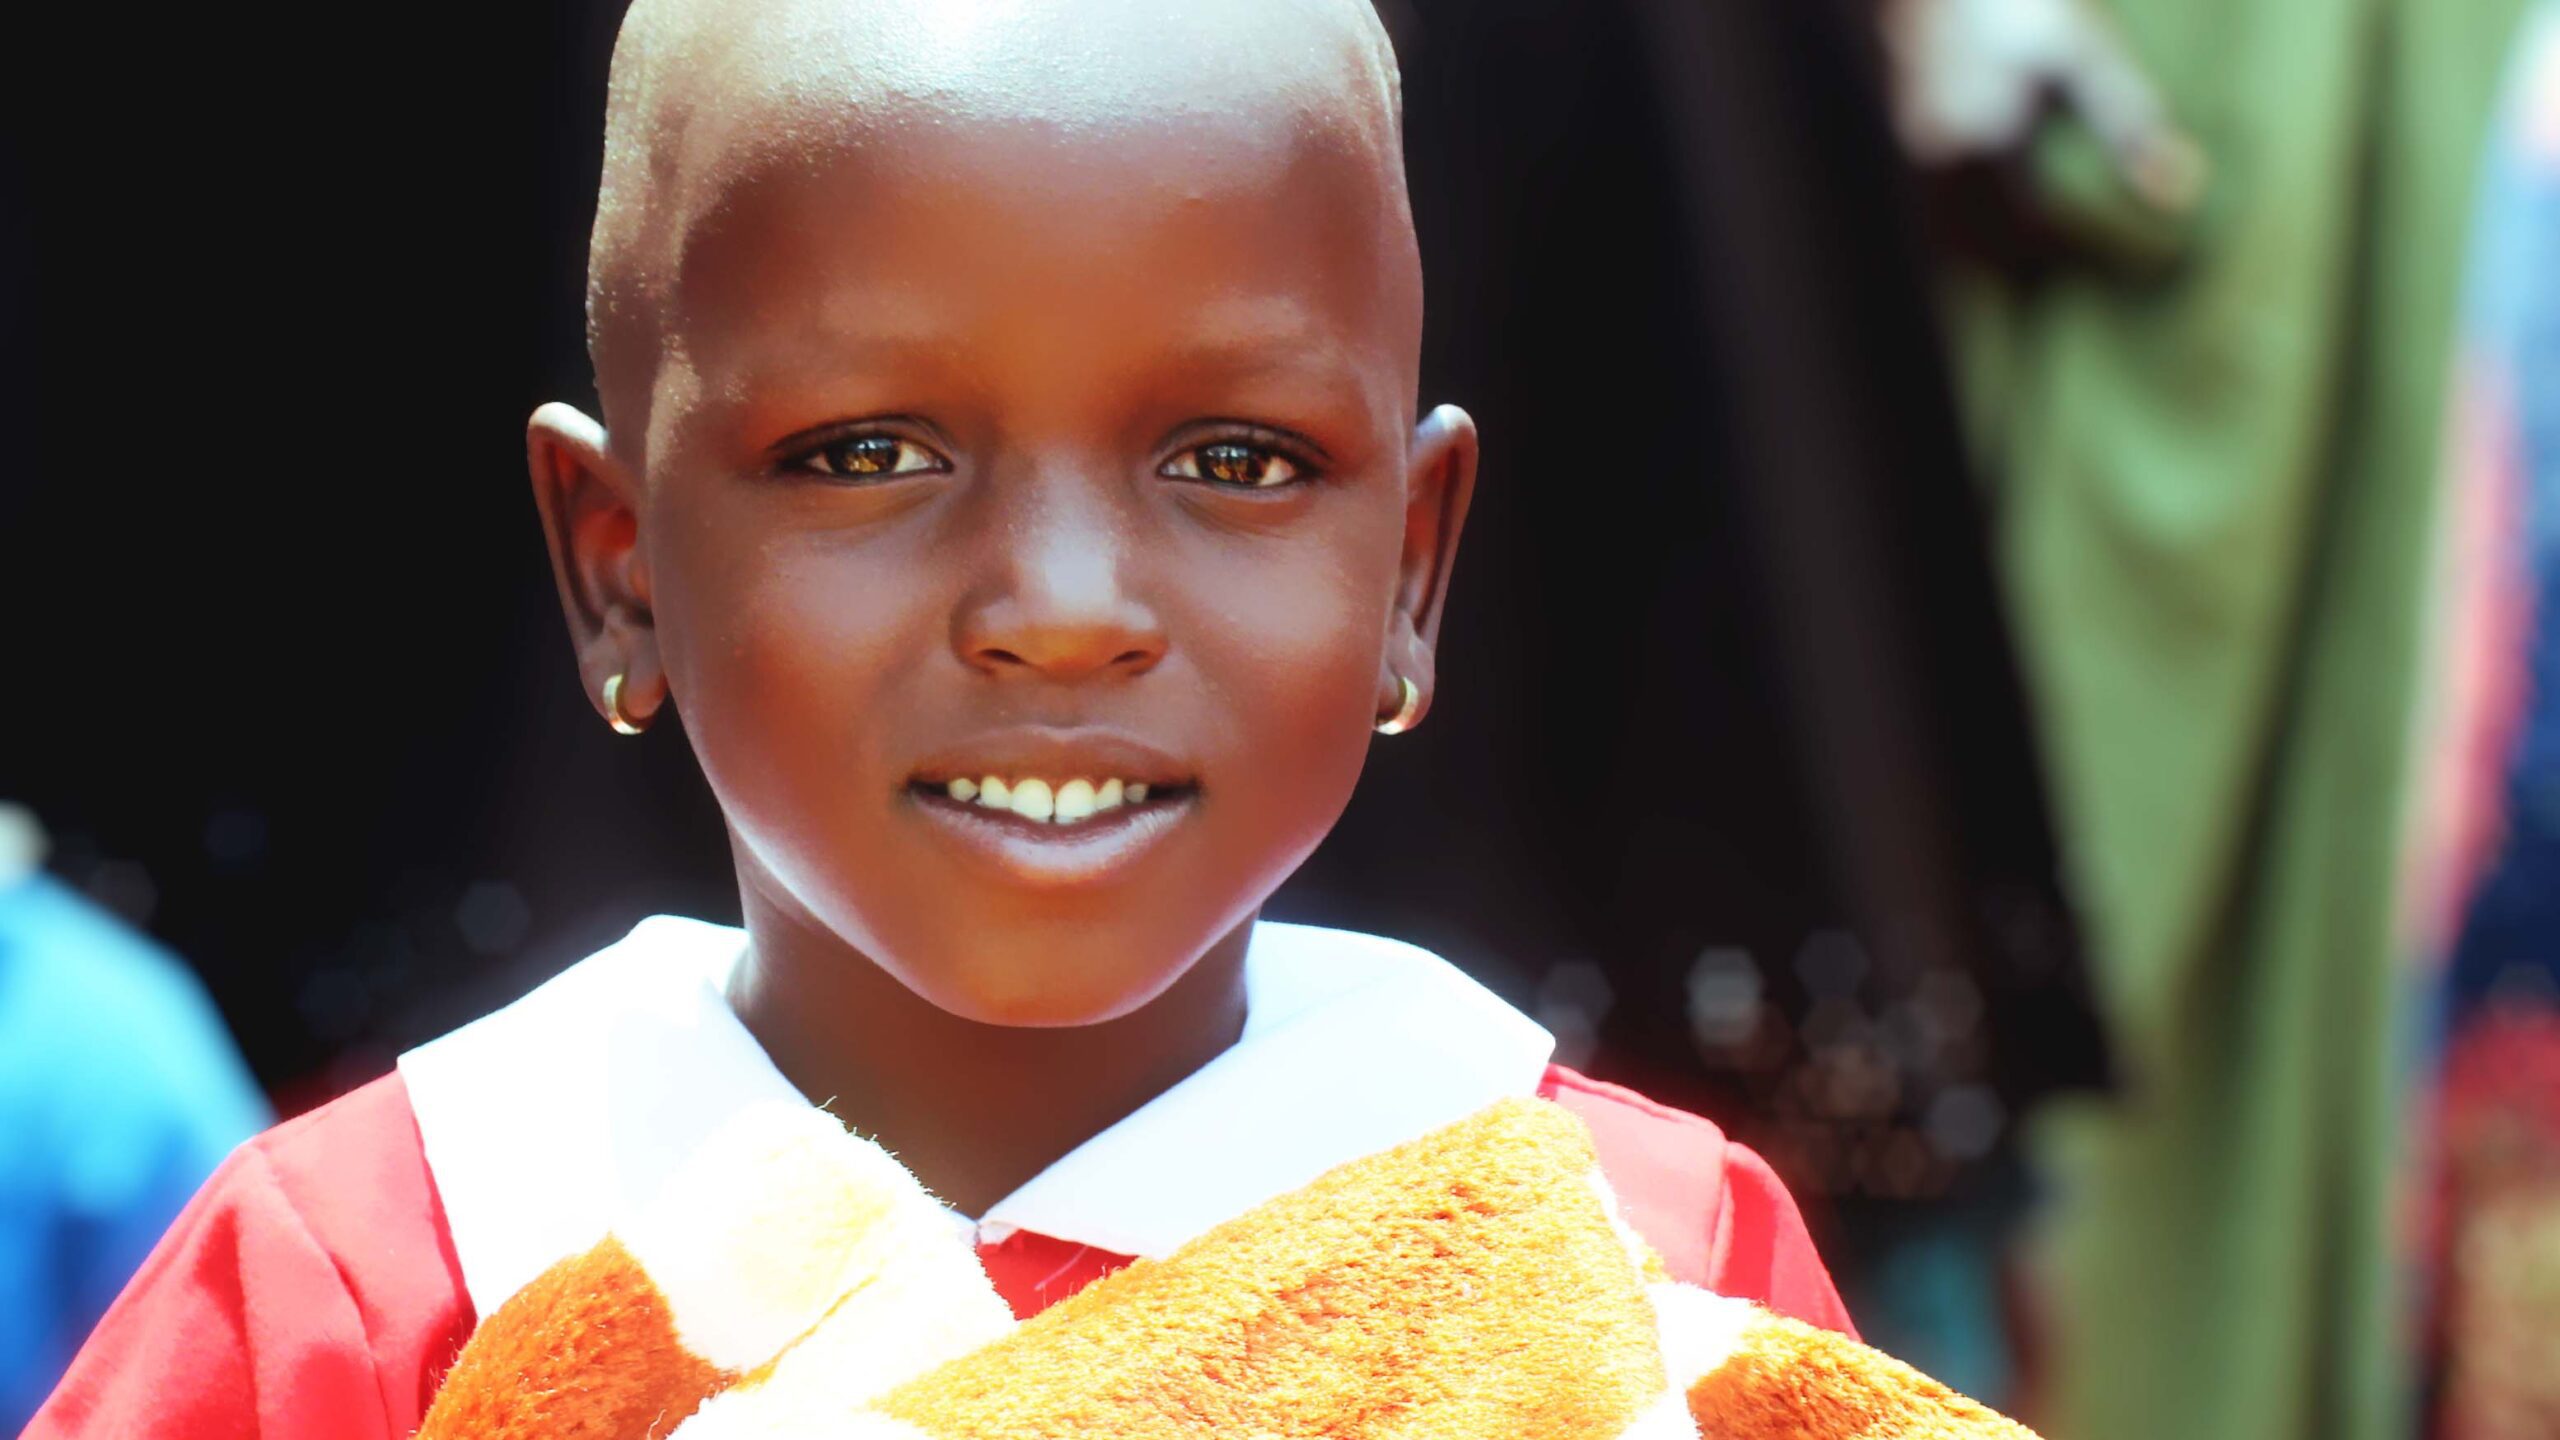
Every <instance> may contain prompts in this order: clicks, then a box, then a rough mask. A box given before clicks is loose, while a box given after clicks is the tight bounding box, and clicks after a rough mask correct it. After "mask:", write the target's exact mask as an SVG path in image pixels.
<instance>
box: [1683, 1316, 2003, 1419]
mask: <svg viewBox="0 0 2560 1440" xmlns="http://www.w3.org/2000/svg"><path fill="white" fill-rule="evenodd" d="M1689 1415H1690V1418H1691V1419H1693V1420H1695V1421H1697V1422H1698V1433H1699V1434H1700V1435H1702V1436H1712V1437H1715V1440H1782V1437H1783V1440H1802V1437H1808V1436H1810V1437H1820V1440H1870V1437H1872V1440H1884V1437H1887V1436H1891V1437H1893V1440H2035V1435H2034V1433H2033V1432H2032V1431H2030V1430H2028V1429H2027V1428H2026V1427H2025V1426H2023V1425H2020V1424H2018V1423H2017V1422H2016V1421H2014V1420H2011V1419H2008V1418H2007V1417H2005V1416H2003V1415H2001V1414H1999V1413H1998V1412H1997V1411H1994V1410H1992V1409H1990V1408H1988V1407H1986V1406H1983V1405H1979V1404H1976V1403H1975V1402H1973V1401H1971V1400H1968V1399H1966V1398H1965V1397H1963V1396H1962V1395H1959V1394H1957V1393H1956V1392H1954V1391H1953V1390H1950V1389H1948V1388H1947V1387H1946V1386H1944V1385H1941V1384H1939V1383H1938V1382H1937V1381H1935V1380H1932V1379H1930V1378H1929V1377H1928V1376H1926V1375H1923V1374H1921V1373H1920V1372H1919V1371H1917V1370H1914V1369H1912V1368H1911V1367H1910V1366H1908V1365H1905V1364H1903V1363H1902V1362H1901V1361H1899V1360H1896V1359H1894V1358H1893V1357H1891V1356H1889V1355H1886V1354H1884V1353H1882V1352H1881V1351H1877V1350H1871V1349H1868V1348H1867V1347H1866V1346H1864V1345H1861V1344H1859V1343H1858V1342H1856V1341H1854V1340H1851V1339H1849V1338H1847V1337H1846V1336H1841V1335H1835V1334H1833V1333H1831V1332H1830V1331H1828V1330H1819V1329H1816V1328H1814V1327H1813V1326H1811V1325H1806V1324H1804V1323H1802V1322H1800V1321H1796V1320H1789V1319H1786V1318H1785V1317H1783V1316H1777V1315H1769V1314H1766V1313H1765V1312H1764V1313H1763V1314H1762V1315H1761V1316H1760V1317H1759V1319H1758V1320H1757V1321H1756V1322H1755V1323H1753V1324H1752V1325H1751V1326H1750V1327H1749V1328H1748V1329H1746V1330H1744V1331H1743V1333H1742V1341H1741V1344H1740V1345H1739V1346H1737V1347H1736V1349H1735V1351H1734V1353H1733V1355H1732V1356H1731V1357H1730V1358H1728V1359H1727V1360H1726V1361H1725V1362H1724V1363H1723V1364H1721V1365H1719V1366H1717V1367H1716V1368H1715V1369H1713V1370H1711V1371H1709V1372H1707V1374H1705V1375H1704V1376H1702V1377H1700V1378H1699V1379H1698V1381H1697V1382H1696V1383H1695V1384H1693V1385H1691V1386H1690V1387H1689Z"/></svg>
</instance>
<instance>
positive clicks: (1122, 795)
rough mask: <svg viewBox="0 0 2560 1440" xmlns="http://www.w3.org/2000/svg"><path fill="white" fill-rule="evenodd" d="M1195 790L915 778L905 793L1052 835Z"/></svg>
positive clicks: (1167, 784) (1117, 780)
mask: <svg viewBox="0 0 2560 1440" xmlns="http://www.w3.org/2000/svg"><path fill="white" fill-rule="evenodd" d="M1199 788H1200V787H1199V785H1198V784H1196V783H1195V782H1191V781H1180V780H1177V781H1164V780H1155V781H1148V780H1130V779H1126V778H1123V777H1121V776H1118V775H1105V776H1102V777H1100V778H1099V779H1095V778H1091V777H1087V776H1082V775H1078V776H1075V777H1073V778H1070V779H1050V778H1049V777H1047V776H1042V775H1012V776H1006V775H997V774H983V775H977V776H974V777H973V776H968V775H955V776H952V777H951V778H950V779H947V780H938V779H934V778H930V777H925V776H919V777H918V778H916V779H914V780H911V781H909V782H908V783H907V793H908V794H910V795H912V796H914V797H915V798H916V799H917V800H919V801H921V802H923V803H925V804H928V805H942V806H949V807H953V808H957V809H960V810H963V811H965V812H971V813H973V814H974V815H975V816H976V817H977V818H983V819H988V820H1002V819H1014V820H1019V821H1021V822H1023V823H1024V824H1026V825H1032V826H1038V827H1042V828H1043V829H1046V830H1049V831H1053V832H1057V831H1069V830H1083V829H1088V828H1093V827H1098V826H1107V825H1111V824H1114V823H1125V822H1127V821H1130V820H1133V819H1135V818H1138V817H1137V812H1141V811H1144V810H1147V809H1149V808H1156V807H1171V806H1178V805H1181V804H1184V803H1186V802H1187V801H1189V800H1190V798H1191V797H1192V795H1193V794H1194V793H1195V792H1197V791H1198V790H1199ZM1123 812H1129V813H1123ZM1032 833H1038V832H1036V831H1035V832H1032Z"/></svg>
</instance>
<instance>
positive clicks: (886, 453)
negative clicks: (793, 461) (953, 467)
mask: <svg viewBox="0 0 2560 1440" xmlns="http://www.w3.org/2000/svg"><path fill="white" fill-rule="evenodd" d="M797 468H799V469H802V470H814V471H816V472H818V473H819V474H821V475H829V476H833V477H835V478H837V479H840V480H876V479H883V478H886V477H888V476H891V475H913V474H916V473H918V472H920V471H926V470H941V469H946V468H948V467H947V466H945V465H944V464H943V462H942V457H941V456H939V455H936V454H934V453H933V452H932V451H930V450H927V449H926V448H924V447H923V446H921V445H918V444H916V443H915V442H914V441H912V440H901V439H899V438H898V437H897V436H895V435H876V434H875V435H847V436H845V437H844V438H843V439H841V440H830V441H828V442H827V443H826V444H824V445H821V446H819V447H818V448H817V449H815V450H812V451H810V452H809V453H808V454H807V455H804V456H802V457H801V458H800V461H799V464H798V466H797Z"/></svg>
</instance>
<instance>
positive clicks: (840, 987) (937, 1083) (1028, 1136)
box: [729, 887, 1253, 1215]
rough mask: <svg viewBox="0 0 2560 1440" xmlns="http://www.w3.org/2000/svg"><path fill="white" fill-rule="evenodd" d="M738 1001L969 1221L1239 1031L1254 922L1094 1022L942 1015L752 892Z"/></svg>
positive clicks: (791, 1062)
mask: <svg viewBox="0 0 2560 1440" xmlns="http://www.w3.org/2000/svg"><path fill="white" fill-rule="evenodd" d="M745 910H746V922H747V938H748V945H747V958H746V960H745V962H744V963H742V964H741V965H740V966H739V967H738V971H737V974H736V975H735V976H734V977H733V978H732V980H731V981H730V986H729V1001H730V1004H731V1005H732V1006H733V1007H735V1008H736V1010H737V1013H738V1018H739V1020H740V1021H741V1022H743V1023H744V1024H745V1025H746V1027H747V1030H748V1033H750V1034H752V1035H754V1036H755V1038H756V1041H757V1043H758V1044H760V1045H762V1046H763V1047H764V1051H765V1054H766V1055H767V1056H769V1057H771V1059H772V1060H773V1063H774V1065H775V1066H776V1067H777V1068H779V1069H780V1070H781V1071H782V1073H783V1075H784V1076H785V1077H786V1078H788V1079H789V1080H790V1081H791V1083H792V1084H793V1085H794V1086H795V1087H797V1088H798V1089H799V1091H800V1093H801V1094H803V1095H806V1096H807V1097H809V1099H810V1100H811V1101H812V1102H813V1103H816V1104H820V1105H824V1106H826V1107H827V1108H828V1109H829V1110H830V1111H832V1112H833V1113H834V1114H836V1115H837V1116H839V1117H841V1118H842V1119H843V1120H844V1121H845V1123H846V1124H847V1125H849V1126H851V1127H852V1128H853V1129H854V1130H856V1131H858V1132H859V1133H861V1134H863V1135H867V1136H869V1137H871V1138H872V1139H874V1140H877V1141H878V1142H879V1143H880V1145H881V1146H882V1148H884V1149H886V1150H888V1151H889V1152H890V1153H891V1154H893V1155H896V1156H897V1157H898V1159H899V1160H900V1161H901V1162H902V1163H904V1164H905V1165H906V1167H907V1168H908V1169H909V1170H910V1171H913V1172H914V1174H915V1176H916V1178H917V1179H919V1180H921V1181H923V1182H924V1185H925V1188H926V1189H928V1190H930V1191H932V1192H933V1193H934V1194H935V1195H938V1196H940V1197H941V1198H942V1199H943V1200H944V1201H945V1202H947V1203H949V1204H951V1205H953V1206H955V1207H957V1208H958V1209H960V1210H961V1211H963V1212H964V1213H966V1214H970V1215H984V1214H985V1213H986V1211H987V1208H988V1207H989V1206H991V1205H993V1204H994V1203H995V1202H996V1201H998V1200H1000V1199H1002V1198H1004V1197H1005V1196H1006V1195H1008V1194H1011V1193H1012V1192H1013V1191H1014V1190H1015V1189H1017V1188H1019V1187H1020V1186H1021V1185H1022V1183H1023V1182H1024V1181H1026V1180H1029V1179H1030V1178H1031V1177H1032V1176H1034V1175H1037V1174H1039V1173H1040V1172H1041V1171H1042V1170H1043V1169H1045V1168H1047V1166H1048V1165H1049V1164H1050V1162H1052V1161H1054V1160H1056V1159H1057V1158H1058V1157H1060V1156H1062V1155H1064V1154H1066V1153H1067V1152H1068V1151H1070V1150H1072V1149H1074V1148H1075V1147H1076V1146H1078V1145H1080V1144H1082V1143H1083V1142H1084V1141H1086V1140H1088V1139H1090V1138H1092V1137H1093V1136H1094V1135H1095V1134H1098V1133H1099V1132H1101V1131H1102V1130H1104V1129H1106V1128H1108V1127H1109V1126H1110V1125H1111V1124H1112V1123H1113V1122H1115V1121H1117V1120H1119V1119H1120V1118H1121V1117H1123V1116H1125V1115H1127V1114H1129V1113H1130V1112H1131V1111H1133V1110H1135V1109H1137V1108H1138V1107H1139V1106H1141V1105H1143V1104H1145V1103H1146V1102H1147V1101H1149V1100H1152V1099H1154V1098H1155V1097H1156V1096H1157V1095H1160V1094H1162V1093H1163V1092H1164V1091H1165V1090H1167V1089H1168V1088H1170V1087H1171V1086H1172V1085H1173V1084H1174V1083H1175V1082H1177V1081H1179V1080H1181V1079H1182V1078H1183V1077H1185V1076H1187V1075H1189V1074H1190V1073H1191V1072H1192V1071H1194V1070H1197V1069H1199V1068H1200V1067H1201V1066H1202V1065H1204V1064H1206V1063H1207V1062H1208V1061H1209V1060H1210V1059H1211V1058H1213V1057H1214V1056H1216V1055H1217V1054H1218V1052H1220V1051H1221V1050H1224V1049H1226V1048H1227V1047H1228V1046H1229V1045H1232V1044H1234V1043H1235V1040H1236V1037H1237V1036H1238V1035H1239V1034H1241V1033H1242V1031H1243V1028H1244V1013H1245V997H1244V954H1245V947H1246V945H1247V942H1248V941H1249V940H1250V938H1251V935H1252V930H1253V920H1252V918H1251V917H1247V918H1246V920H1245V921H1244V922H1243V923H1242V924H1240V925H1238V926H1237V927H1236V928H1235V929H1234V930H1232V931H1230V932H1229V933H1228V934H1226V935H1225V936H1223V937H1222V938H1220V939H1219V941H1218V942H1217V943H1216V944H1215V945H1213V946H1211V947H1210V949H1209V952H1208V953H1207V954H1206V955H1204V956H1202V957H1201V958H1200V960H1199V961H1198V963H1196V964H1194V965H1193V966H1192V967H1191V968H1190V969H1189V970H1186V971H1185V972H1183V974H1182V976H1181V978H1179V979H1177V980H1175V981H1174V983H1173V984H1172V985H1171V986H1169V987H1167V988H1166V990H1165V991H1164V993H1163V994H1161V995H1158V996H1157V997H1156V998H1155V999H1153V1000H1150V1001H1149V1002H1147V1003H1146V1004H1145V1005H1143V1006H1140V1007H1139V1008H1138V1009H1136V1010H1134V1011H1131V1012H1130V1013H1129V1014H1126V1015H1123V1016H1120V1017H1119V1018H1117V1019H1113V1020H1106V1021H1102V1022H1100V1023H1098V1024H1093V1025H1080V1026H1066V1027H1058V1028H1027V1027H1020V1026H1009V1025H987V1024H981V1023H979V1022H977V1021H974V1020H964V1019H961V1018H960V1017H958V1016H955V1015H952V1014H951V1013H949V1012H948V1011H944V1010H941V1009H938V1008H936V1007H935V1006H934V1005H933V1004H931V1003H930V1002H928V1001H926V1000H924V999H922V998H921V997H919V996H918V995H916V993H915V992H914V991H912V990H909V989H908V988H907V987H906V986H905V985H903V984H901V983H899V981H898V980H897V978H896V977H894V976H892V975H890V974H889V973H888V972H887V971H885V970H883V969H881V968H880V967H879V966H878V965H876V964H874V963H873V962H872V961H871V959H870V958H869V957H868V956H866V955H864V954H862V953H861V952H860V951H858V950H856V949H854V948H853V947H852V946H850V945H847V944H846V943H845V942H844V941H843V940H842V939H841V938H840V937H838V936H837V935H835V934H834V933H833V932H831V931H828V930H827V929H825V928H824V927H823V926H820V925H818V924H816V923H815V922H813V921H811V920H809V919H808V918H807V917H805V916H801V915H797V914H796V913H790V912H786V911H785V910H784V909H783V908H782V907H780V906H777V905H774V904H771V903H769V902H767V901H766V900H764V899H763V897H760V896H759V895H758V894H757V893H756V892H755V890H754V888H753V887H748V888H747V890H746V893H745Z"/></svg>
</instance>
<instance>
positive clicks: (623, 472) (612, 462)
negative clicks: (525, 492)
mask: <svg viewBox="0 0 2560 1440" xmlns="http://www.w3.org/2000/svg"><path fill="white" fill-rule="evenodd" d="M525 463H526V466H527V468H528V469H529V470H531V471H532V475H533V503H534V507H535V508H536V509H538V510H540V511H541V512H542V535H543V539H544V540H545V541H547V542H548V543H549V545H550V547H551V575H552V578H553V579H554V580H556V581H558V582H559V586H560V608H561V611H562V612H563V613H564V614H565V615H566V616H567V617H568V621H569V643H570V645H571V646H572V647H573V648H574V649H575V650H576V651H577V653H578V675H579V678H580V679H581V681H582V682H583V683H584V684H585V686H586V690H587V698H588V700H589V701H591V702H592V703H593V704H594V705H595V707H596V713H598V714H600V715H601V714H603V713H604V709H605V706H604V687H605V682H606V681H607V680H608V679H610V678H612V677H613V676H615V675H620V676H622V677H623V678H622V694H621V703H622V714H623V716H624V718H625V719H628V720H630V721H631V722H632V723H634V724H641V723H645V722H646V721H647V720H648V719H649V717H650V716H652V715H655V714H656V713H658V707H659V706H661V705H664V704H665V703H666V702H667V675H666V667H665V665H664V664H663V663H662V662H661V661H660V659H659V655H658V631H657V625H656V622H655V619H654V618H653V612H652V610H651V606H650V598H649V597H650V582H649V566H648V562H647V561H646V560H645V559H644V558H643V557H642V555H641V552H640V510H639V501H640V495H639V486H638V482H637V480H636V479H635V477H633V475H632V474H631V473H630V471H629V470H628V469H627V468H626V467H625V466H624V465H623V464H622V463H621V462H620V461H618V460H616V459H615V458H614V457H613V454H612V452H611V450H610V449H609V448H608V447H607V445H606V443H605V431H604V426H602V425H601V424H598V423H597V422H596V421H595V420H593V419H591V418H589V417H588V416H587V415H586V413H585V412H583V411H581V410H579V409H578V408H577V407H575V406H572V405H562V404H559V403H557V402H554V403H552V404H549V405H545V406H543V407H542V408H541V409H539V410H536V411H534V412H533V419H532V420H531V421H530V422H529V423H528V424H527V425H526V426H525Z"/></svg>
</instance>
